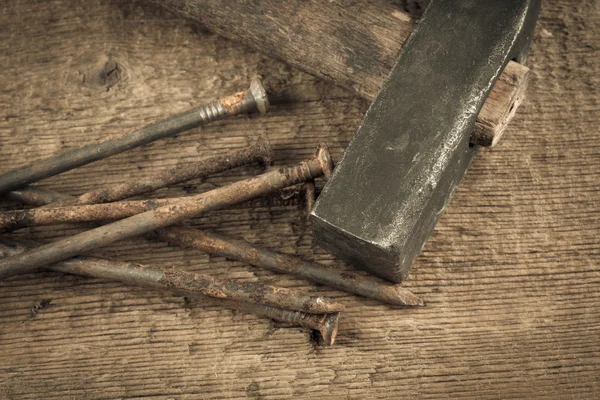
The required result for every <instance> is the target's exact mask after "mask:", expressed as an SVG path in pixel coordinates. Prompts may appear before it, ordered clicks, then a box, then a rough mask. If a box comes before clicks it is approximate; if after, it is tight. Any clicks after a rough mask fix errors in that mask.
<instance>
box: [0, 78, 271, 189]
mask: <svg viewBox="0 0 600 400" xmlns="http://www.w3.org/2000/svg"><path fill="white" fill-rule="evenodd" d="M268 106H269V101H268V99H267V96H266V93H265V90H264V88H263V87H262V85H261V83H260V80H258V79H254V80H252V82H251V84H250V88H249V89H248V90H246V91H244V92H239V93H236V94H234V95H232V96H228V97H224V98H222V99H220V100H217V101H215V102H213V103H210V104H207V105H205V106H202V107H199V108H195V109H192V110H188V111H184V112H182V113H180V114H176V115H173V116H171V117H169V118H167V119H164V120H161V121H158V122H155V123H152V124H150V125H146V126H145V127H143V128H139V129H136V130H133V131H131V132H128V133H126V134H124V135H122V136H118V137H114V138H109V139H107V140H105V141H103V142H100V143H93V144H89V145H86V146H83V147H79V148H76V149H72V150H68V151H65V152H63V153H60V154H57V155H54V156H51V157H48V158H46V159H43V160H38V161H35V162H33V163H31V164H27V165H24V166H22V167H20V168H17V169H13V170H11V171H8V172H6V173H4V174H2V175H0V193H6V192H8V191H10V190H14V189H17V188H20V187H22V186H24V185H27V184H29V183H32V182H37V181H39V180H41V179H44V178H48V177H51V176H54V175H57V174H60V173H62V172H65V171H68V170H71V169H73V168H76V167H79V166H82V165H86V164H89V163H91V162H94V161H98V160H101V159H103V158H106V157H109V156H112V155H115V154H119V153H122V152H124V151H126V150H130V149H132V148H134V147H138V146H142V145H144V144H147V143H150V142H153V141H155V140H158V139H163V138H165V137H169V136H174V135H176V134H178V133H180V132H183V131H186V130H188V129H192V128H196V127H198V126H200V125H204V124H207V123H209V122H212V121H215V120H218V119H222V118H225V117H229V116H232V115H236V114H239V113H242V112H254V111H259V112H266V111H267V109H268Z"/></svg>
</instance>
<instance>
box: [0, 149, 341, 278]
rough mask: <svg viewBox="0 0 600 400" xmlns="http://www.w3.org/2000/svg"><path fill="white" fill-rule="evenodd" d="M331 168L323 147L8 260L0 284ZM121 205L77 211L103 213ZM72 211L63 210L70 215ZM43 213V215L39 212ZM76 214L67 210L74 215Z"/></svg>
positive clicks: (0, 271)
mask: <svg viewBox="0 0 600 400" xmlns="http://www.w3.org/2000/svg"><path fill="white" fill-rule="evenodd" d="M332 165H333V163H332V162H331V156H330V155H329V151H328V150H327V147H326V146H325V145H321V146H320V147H319V149H318V150H317V153H316V154H315V157H313V158H312V159H310V160H307V161H303V162H301V163H300V164H297V165H295V166H292V167H287V168H280V169H277V170H273V171H270V172H267V173H264V174H262V175H259V176H256V177H253V178H249V179H245V180H242V181H238V182H235V183H232V184H231V185H228V186H224V187H220V188H218V189H214V190H211V191H209V192H205V193H202V194H199V195H196V196H190V197H186V198H184V199H181V200H179V201H177V202H175V203H173V204H168V205H165V206H162V207H159V208H156V209H153V210H150V211H146V212H143V213H141V214H137V215H133V216H131V217H129V218H126V219H123V220H120V221H117V222H113V223H111V224H108V225H104V226H101V227H98V228H95V229H91V230H89V231H86V232H82V233H80V234H77V235H74V236H72V237H68V238H65V239H61V240H58V241H56V242H54V243H50V244H47V245H43V246H40V247H38V248H36V249H33V250H31V251H29V252H26V253H23V254H19V255H16V256H13V257H9V258H6V259H4V260H1V261H0V279H1V278H5V277H8V276H12V275H15V274H19V273H25V272H28V271H32V270H34V269H36V268H39V267H42V266H44V265H48V264H52V263H55V262H58V261H62V260H65V259H67V258H71V257H74V256H76V255H79V254H82V253H85V252H88V251H90V250H93V249H95V248H98V247H102V246H105V245H107V244H110V243H113V242H116V241H118V240H122V239H126V238H128V237H132V236H138V235H142V234H145V233H149V232H151V231H153V230H155V229H158V228H163V227H166V226H169V225H173V224H176V223H178V222H181V221H182V220H184V219H186V218H193V217H196V216H198V215H199V214H201V213H203V212H206V211H211V210H217V209H221V208H224V207H227V206H230V205H232V204H236V203H240V202H242V201H246V200H250V199H253V198H255V197H259V196H263V195H265V194H268V193H271V192H273V191H276V190H279V189H281V188H284V187H286V186H291V185H296V184H298V183H302V182H306V181H307V180H309V179H314V178H316V177H319V176H322V175H328V174H330V169H331V168H332ZM114 204H118V203H109V204H99V205H87V206H75V207H73V208H77V207H102V206H107V205H108V206H110V205H114ZM70 208H71V207H65V208H64V209H65V210H69V209H70ZM30 211H31V212H34V211H35V210H30ZM39 211H41V210H39ZM72 211H73V210H69V212H72ZM110 218H111V216H110V215H102V216H100V219H104V220H106V219H110Z"/></svg>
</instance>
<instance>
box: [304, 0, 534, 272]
mask: <svg viewBox="0 0 600 400" xmlns="http://www.w3.org/2000/svg"><path fill="white" fill-rule="evenodd" d="M538 13H539V0H494V1H483V2H482V1H478V0H463V1H460V2H457V1H454V0H433V1H431V3H430V4H429V6H428V8H427V10H426V11H425V13H424V15H423V18H422V19H421V21H420V22H419V24H418V25H417V28H416V29H415V31H414V32H413V34H412V36H411V37H410V39H409V40H408V41H407V43H406V44H405V46H404V47H403V49H402V52H401V54H400V56H399V58H398V60H397V62H396V64H395V66H394V67H393V69H392V71H391V73H390V75H389V76H388V78H387V80H386V81H385V82H384V84H383V85H382V87H381V90H380V92H379V94H378V95H377V97H376V98H375V100H374V101H373V103H372V104H371V106H370V108H369V110H368V111H367V113H366V115H365V117H364V119H363V121H362V122H361V125H360V127H359V129H358V131H357V133H356V134H355V135H354V137H353V138H352V140H351V142H350V144H349V145H348V148H347V149H346V151H345V153H344V155H343V157H342V159H341V160H340V162H339V164H338V166H337V167H336V169H335V170H334V172H333V174H332V177H331V179H330V180H329V182H328V183H327V185H326V186H325V188H324V189H323V192H322V193H321V195H320V196H319V198H318V199H317V202H316V204H315V207H314V208H313V211H312V213H311V221H312V224H313V228H314V231H315V237H316V240H317V242H318V243H319V244H320V245H321V246H323V247H325V248H326V249H328V250H329V251H331V252H332V253H334V254H335V255H337V256H339V257H340V258H342V259H345V260H347V261H349V262H351V263H354V264H356V265H358V266H360V267H363V268H365V269H367V270H369V271H372V272H374V273H375V274H377V275H379V276H381V277H383V278H387V279H389V280H392V281H395V282H401V281H402V280H404V279H405V278H406V276H407V274H408V271H409V269H410V266H411V264H412V262H413V259H414V258H415V257H416V256H417V255H418V254H419V253H420V251H421V249H422V247H423V246H424V244H425V241H426V240H427V238H428V237H429V235H430V234H431V232H432V231H433V229H434V227H435V224H436V222H437V220H438V219H439V217H440V215H441V213H442V211H443V209H444V207H445V205H446V204H447V202H448V201H449V199H450V197H451V195H452V193H453V191H454V190H455V188H456V187H457V185H458V183H459V182H460V180H461V178H462V176H463V175H464V173H465V172H466V170H467V168H468V166H469V164H470V162H471V160H472V159H473V157H474V156H475V155H476V153H477V150H478V148H477V146H472V145H470V144H469V136H470V134H471V132H472V130H473V126H474V124H475V120H476V118H477V114H478V113H479V110H480V108H481V106H482V105H483V103H484V102H485V99H486V98H487V96H488V94H489V92H490V91H491V89H492V87H493V85H494V83H495V81H496V79H497V78H498V76H499V75H500V74H501V73H502V70H503V69H504V67H505V66H506V64H507V63H508V62H509V61H510V60H516V61H519V62H523V61H524V60H525V55H526V53H527V49H528V46H529V43H530V40H531V36H532V33H533V28H534V26H535V21H536V19H537V15H538Z"/></svg>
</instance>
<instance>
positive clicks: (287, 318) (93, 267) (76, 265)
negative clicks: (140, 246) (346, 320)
mask: <svg viewBox="0 0 600 400" xmlns="http://www.w3.org/2000/svg"><path fill="white" fill-rule="evenodd" d="M31 246H32V244H31V243H30V242H23V241H17V240H13V239H5V238H2V239H0V256H1V257H9V256H13V255H16V254H19V253H21V252H23V251H25V250H26V249H27V248H29V247H31ZM49 269H51V270H53V271H58V272H62V273H67V274H73V275H83V276H91V277H95V278H102V279H111V280H117V281H120V282H124V283H127V284H132V285H136V286H151V287H160V288H162V289H166V290H168V291H171V292H175V293H177V294H182V291H181V290H179V289H178V288H177V287H174V286H170V285H165V284H163V283H161V282H160V278H159V277H160V275H161V273H164V272H165V270H163V269H161V268H152V267H140V266H138V265H137V264H132V263H128V262H124V261H116V260H108V259H101V258H93V257H75V258H72V259H69V260H65V261H62V262H60V263H57V264H54V265H52V266H50V267H49ZM182 272H183V271H182ZM185 274H189V275H190V277H188V279H193V275H194V274H192V273H189V272H188V273H185ZM184 289H186V290H185V291H183V294H184V295H190V294H191V295H193V298H196V299H200V300H202V301H203V302H205V303H210V304H219V305H223V306H225V307H228V308H233V309H237V310H240V311H242V312H246V313H252V314H256V315H259V316H262V317H266V318H270V319H273V320H276V321H280V322H286V323H290V324H294V325H299V326H304V327H307V328H310V329H314V330H317V331H318V332H319V333H320V334H321V336H322V337H323V341H324V343H325V344H327V345H333V343H334V341H335V337H336V334H337V329H338V322H339V318H340V314H339V312H333V313H328V314H307V313H303V312H299V311H291V310H285V309H281V308H276V307H271V306H267V305H263V304H254V303H246V302H240V301H234V300H232V299H230V298H215V297H210V296H206V295H204V294H201V293H198V292H193V293H190V292H189V291H187V288H184Z"/></svg>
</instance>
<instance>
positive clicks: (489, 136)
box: [151, 0, 529, 146]
mask: <svg viewBox="0 0 600 400" xmlns="http://www.w3.org/2000/svg"><path fill="white" fill-rule="evenodd" d="M151 1H153V2H154V3H156V4H159V5H161V6H163V7H166V8H167V9H169V10H171V11H173V12H175V13H177V14H180V15H183V16H185V17H187V18H191V19H193V20H195V21H197V22H200V23H201V24H202V25H204V26H206V27H207V28H208V29H210V30H212V31H214V32H216V33H218V34H220V35H222V36H225V37H227V38H229V39H232V40H235V41H238V42H242V43H244V44H246V45H248V46H250V47H253V48H255V49H257V50H260V51H262V52H264V53H266V54H268V55H269V56H272V57H275V58H278V59H280V60H283V61H285V62H286V63H288V64H290V65H292V66H294V67H297V68H298V69H301V70H303V71H305V72H308V73H310V74H311V75H314V76H317V77H320V78H323V79H326V80H329V81H333V82H334V83H336V84H338V85H340V86H343V87H346V88H349V89H352V90H354V91H355V92H356V93H358V94H359V95H360V96H362V97H364V98H366V99H369V100H372V99H373V98H374V97H375V95H376V94H377V92H378V91H379V87H380V85H381V84H382V83H383V81H384V79H385V78H386V77H387V75H388V73H389V71H390V70H391V68H392V65H393V63H394V61H395V60H396V58H397V57H398V54H399V52H400V49H401V48H402V45H403V43H404V42H405V41H406V39H408V37H409V35H410V34H411V32H412V30H413V27H414V25H415V22H414V21H413V20H412V18H411V17H410V16H409V15H408V14H406V13H404V12H402V11H400V10H398V9H397V8H396V7H394V6H393V5H391V4H390V3H388V2H387V1H385V0H333V1H327V0H320V1H315V0H311V1H306V0H286V1H279V0H253V1H247V0H228V1H221V0H151ZM465 68H468V66H467V65H465ZM528 76H529V69H528V68H527V67H525V66H523V65H521V64H518V63H515V62H510V63H509V65H508V66H507V68H506V69H505V71H504V72H503V74H502V75H501V77H500V78H499V80H498V81H497V83H496V85H495V86H494V88H493V90H492V92H491V93H490V95H489V97H488V99H487V101H486V103H485V104H484V106H483V108H482V109H481V111H480V113H479V116H478V119H477V123H476V125H475V131H474V133H473V135H472V136H471V141H472V142H473V143H476V144H480V145H484V146H491V145H494V144H495V143H496V142H497V141H498V139H499V138H500V136H501V135H502V133H503V132H504V130H505V128H506V126H507V124H508V122H509V121H510V119H511V118H512V116H513V115H514V112H515V110H516V108H517V107H518V105H519V104H520V101H521V99H522V97H523V93H524V91H525V88H526V85H527V80H528Z"/></svg>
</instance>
